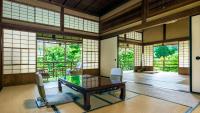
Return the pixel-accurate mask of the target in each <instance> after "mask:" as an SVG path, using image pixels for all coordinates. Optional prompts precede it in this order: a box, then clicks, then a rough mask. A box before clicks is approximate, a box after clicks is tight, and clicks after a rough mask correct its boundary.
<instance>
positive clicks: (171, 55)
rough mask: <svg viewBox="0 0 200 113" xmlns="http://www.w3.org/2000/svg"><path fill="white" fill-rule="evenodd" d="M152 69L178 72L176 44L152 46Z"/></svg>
mask: <svg viewBox="0 0 200 113" xmlns="http://www.w3.org/2000/svg"><path fill="white" fill-rule="evenodd" d="M153 51H154V60H153V61H154V62H153V63H154V71H163V72H178V44H173V45H172V44H171V45H158V46H154V48H153Z"/></svg>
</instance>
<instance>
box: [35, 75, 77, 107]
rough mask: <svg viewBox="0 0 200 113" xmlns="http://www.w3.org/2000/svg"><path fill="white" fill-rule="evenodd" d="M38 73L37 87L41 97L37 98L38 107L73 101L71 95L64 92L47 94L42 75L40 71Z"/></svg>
mask: <svg viewBox="0 0 200 113" xmlns="http://www.w3.org/2000/svg"><path fill="white" fill-rule="evenodd" d="M36 75H37V77H36V82H37V87H38V91H39V94H40V97H38V98H37V99H36V103H37V106H38V107H43V106H53V105H59V104H64V103H68V102H72V101H73V99H72V98H71V97H70V96H68V95H67V94H64V93H58V94H53V95H46V93H45V88H44V84H43V79H42V75H41V74H40V73H39V72H37V73H36Z"/></svg>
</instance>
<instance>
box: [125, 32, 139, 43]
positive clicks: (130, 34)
mask: <svg viewBox="0 0 200 113" xmlns="http://www.w3.org/2000/svg"><path fill="white" fill-rule="evenodd" d="M126 38H128V39H133V40H140V41H141V40H142V33H138V32H134V31H132V32H128V33H126Z"/></svg>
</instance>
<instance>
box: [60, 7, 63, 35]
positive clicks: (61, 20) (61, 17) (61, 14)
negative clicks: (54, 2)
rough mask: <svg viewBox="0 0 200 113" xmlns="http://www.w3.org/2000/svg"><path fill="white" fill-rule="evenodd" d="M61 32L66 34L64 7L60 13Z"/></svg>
mask: <svg viewBox="0 0 200 113" xmlns="http://www.w3.org/2000/svg"><path fill="white" fill-rule="evenodd" d="M60 31H61V32H62V33H63V32H64V7H61V11H60Z"/></svg>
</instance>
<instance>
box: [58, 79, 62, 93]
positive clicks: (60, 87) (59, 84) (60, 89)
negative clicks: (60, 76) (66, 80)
mask: <svg viewBox="0 0 200 113" xmlns="http://www.w3.org/2000/svg"><path fill="white" fill-rule="evenodd" d="M58 90H59V91H60V92H62V85H61V82H60V81H59V80H58Z"/></svg>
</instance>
